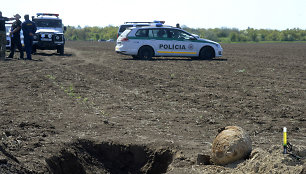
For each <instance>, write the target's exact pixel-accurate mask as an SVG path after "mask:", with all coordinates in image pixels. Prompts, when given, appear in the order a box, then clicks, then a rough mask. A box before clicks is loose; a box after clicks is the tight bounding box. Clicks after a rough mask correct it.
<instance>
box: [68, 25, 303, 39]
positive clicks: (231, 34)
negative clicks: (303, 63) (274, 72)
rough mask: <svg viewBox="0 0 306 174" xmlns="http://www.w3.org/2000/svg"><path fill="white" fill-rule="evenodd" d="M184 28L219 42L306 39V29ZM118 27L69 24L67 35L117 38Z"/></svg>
mask: <svg viewBox="0 0 306 174" xmlns="http://www.w3.org/2000/svg"><path fill="white" fill-rule="evenodd" d="M182 28H183V29H184V30H186V31H188V32H190V33H193V34H197V35H199V36H200V37H201V38H205V39H210V40H213V41H217V42H223V43H231V42H262V41H280V42H281V41H306V30H302V29H298V28H294V29H287V30H281V31H280V30H270V29H254V28H248V29H246V30H239V29H237V28H225V27H224V28H215V29H203V28H196V29H195V28H189V27H187V26H183V27H182ZM117 32H118V27H115V26H106V27H84V28H82V27H79V26H78V27H72V26H68V27H67V31H66V33H65V37H66V39H68V40H94V41H98V40H101V39H102V40H108V39H114V40H116V39H117Z"/></svg>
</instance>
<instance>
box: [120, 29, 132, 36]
mask: <svg viewBox="0 0 306 174" xmlns="http://www.w3.org/2000/svg"><path fill="white" fill-rule="evenodd" d="M130 32H131V30H129V29H127V30H125V31H124V32H123V33H122V34H121V35H120V37H126V36H127V35H128V34H129V33H130Z"/></svg>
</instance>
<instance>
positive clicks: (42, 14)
mask: <svg viewBox="0 0 306 174" xmlns="http://www.w3.org/2000/svg"><path fill="white" fill-rule="evenodd" d="M36 15H37V17H38V16H56V17H58V16H59V14H55V13H36Z"/></svg>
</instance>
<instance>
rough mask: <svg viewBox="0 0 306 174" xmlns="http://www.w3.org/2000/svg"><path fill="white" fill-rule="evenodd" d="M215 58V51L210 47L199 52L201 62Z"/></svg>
mask: <svg viewBox="0 0 306 174" xmlns="http://www.w3.org/2000/svg"><path fill="white" fill-rule="evenodd" d="M214 57H215V50H214V49H213V48H212V47H208V46H206V47H204V48H202V49H201V51H200V56H199V58H200V59H203V60H209V59H213V58H214Z"/></svg>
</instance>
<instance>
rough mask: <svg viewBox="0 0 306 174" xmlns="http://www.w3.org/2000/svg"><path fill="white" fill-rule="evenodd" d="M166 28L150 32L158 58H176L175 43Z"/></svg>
mask: <svg viewBox="0 0 306 174" xmlns="http://www.w3.org/2000/svg"><path fill="white" fill-rule="evenodd" d="M167 30H168V29H166V28H154V29H152V30H151V31H150V32H149V36H150V35H151V36H152V37H153V42H154V50H155V55H156V56H174V55H175V54H174V53H173V51H174V50H175V45H174V44H175V41H173V40H172V39H171V38H169V37H168V33H167Z"/></svg>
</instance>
